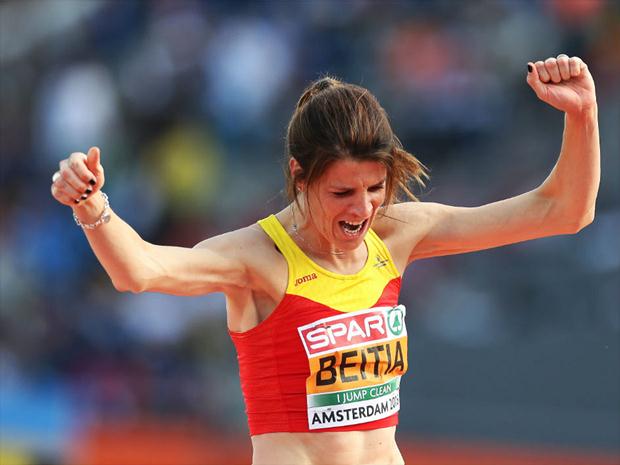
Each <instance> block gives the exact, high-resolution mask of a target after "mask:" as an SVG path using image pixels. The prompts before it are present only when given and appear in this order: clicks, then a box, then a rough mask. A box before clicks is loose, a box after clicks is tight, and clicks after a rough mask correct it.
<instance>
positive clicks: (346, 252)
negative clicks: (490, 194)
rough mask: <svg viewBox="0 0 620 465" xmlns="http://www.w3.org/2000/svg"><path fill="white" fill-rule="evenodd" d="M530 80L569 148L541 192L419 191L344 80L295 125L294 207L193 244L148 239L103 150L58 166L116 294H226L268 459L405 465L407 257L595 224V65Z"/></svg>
mask: <svg viewBox="0 0 620 465" xmlns="http://www.w3.org/2000/svg"><path fill="white" fill-rule="evenodd" d="M527 83H528V84H529V85H530V87H531V88H532V89H533V90H534V92H535V93H536V95H537V96H538V98H539V99H541V100H542V101H544V102H546V103H547V104H549V105H551V106H553V107H555V108H556V109H558V110H560V111H562V112H564V113H565V123H564V135H563V140H562V148H561V152H560V156H559V159H558V161H557V163H556V165H555V167H554V168H553V170H552V171H551V173H550V174H549V176H548V177H547V178H546V179H545V181H544V182H543V183H542V184H541V185H540V186H539V187H537V188H536V189H534V190H532V191H530V192H527V193H524V194H521V195H519V196H516V197H513V198H509V199H506V200H502V201H499V202H495V203H491V204H487V205H483V206H480V207H475V208H464V207H453V206H447V205H441V204H437V203H430V202H418V201H416V199H415V197H413V195H412V194H411V191H410V190H409V189H408V186H409V185H410V183H421V182H422V181H423V179H424V177H425V176H426V173H425V170H424V167H423V165H422V164H421V163H420V162H418V160H417V159H416V158H415V157H413V156H412V155H410V154H409V153H407V152H406V151H405V150H403V148H402V146H401V145H400V143H399V141H398V139H397V138H396V137H395V135H394V134H393V132H392V129H391V127H390V125H389V122H388V119H387V116H386V113H385V111H384V110H383V109H382V108H381V107H380V105H379V103H378V102H377V100H376V99H375V98H374V97H373V96H372V94H370V92H368V90H366V89H363V88H361V87H358V86H354V85H350V84H346V83H343V82H339V81H337V80H334V79H330V78H324V79H320V80H319V81H317V82H315V83H313V84H312V85H311V86H310V87H309V88H308V89H306V91H305V92H304V94H303V95H302V97H301V98H300V100H299V102H298V104H297V108H296V110H295V112H294V114H293V116H292V118H291V121H290V123H289V127H288V134H287V151H288V166H287V192H288V195H289V198H290V204H289V205H288V206H287V207H286V208H285V209H284V210H282V211H280V212H278V213H276V214H275V215H271V216H270V217H268V218H265V219H263V220H261V221H259V222H258V223H256V224H252V225H250V226H248V227H245V228H242V229H239V230H236V231H232V232H229V233H226V234H222V235H220V236H217V237H212V238H210V239H207V240H205V241H203V242H201V243H199V244H198V245H196V246H195V247H194V248H181V247H167V246H159V245H154V244H151V243H148V242H146V241H144V240H143V239H142V238H141V237H140V236H139V235H138V234H137V233H136V232H135V231H134V230H133V229H132V228H131V227H130V226H129V225H128V224H127V223H125V222H124V221H123V220H122V219H121V218H119V217H118V216H117V215H116V214H115V213H114V212H113V211H112V210H111V209H110V207H109V203H108V200H107V197H106V196H105V194H103V193H102V192H101V193H100V190H101V188H102V187H103V185H104V171H103V167H102V165H101V163H100V152H99V149H98V148H96V147H93V148H91V149H90V150H89V151H88V153H87V154H84V153H73V154H71V155H70V156H69V157H68V158H67V159H65V160H62V161H61V162H60V169H59V171H58V172H56V173H54V176H53V178H52V179H53V184H52V188H51V190H52V195H53V196H54V198H55V199H56V200H58V201H59V202H60V203H62V204H64V205H68V206H70V207H71V208H72V209H73V212H74V216H75V220H76V222H77V223H78V225H80V226H82V228H83V229H84V232H85V234H86V237H87V239H88V241H89V243H90V245H91V247H92V249H93V251H94V252H95V254H96V255H97V257H98V259H99V261H100V262H101V264H102V265H103V267H104V268H105V270H106V272H107V273H108V275H109V276H110V278H111V280H112V282H113V284H114V287H115V288H116V289H118V290H119V291H131V292H146V291H153V292H163V293H169V294H175V295H198V294H207V293H210V292H223V293H224V294H225V295H226V301H227V323H228V328H229V332H230V336H231V338H232V340H233V342H234V344H235V347H236V350H237V356H238V361H239V369H240V378H241V384H242V390H243V395H244V399H245V403H246V410H247V414H248V422H249V428H250V434H251V436H252V444H253V450H254V452H253V463H254V464H255V465H267V464H268V465H274V464H275V465H278V464H282V465H283V464H298V465H300V464H329V465H341V464H361V463H364V464H381V465H384V464H401V463H403V459H402V456H401V454H400V452H399V450H398V447H397V445H396V442H395V428H396V424H397V421H398V410H399V404H400V398H399V385H400V378H401V376H402V375H403V374H404V373H405V371H406V370H407V330H406V327H405V325H404V321H403V319H404V317H405V314H406V311H405V308H404V307H403V306H402V305H399V304H398V293H399V289H400V282H401V279H400V277H401V276H402V274H403V272H404V271H405V268H406V267H407V265H409V264H410V263H411V262H413V261H414V260H417V259H420V258H427V257H433V256H439V255H448V254H458V253H465V252H471V251H474V250H481V249H487V248H491V247H497V246H501V245H505V244H511V243H515V242H520V241H525V240H529V239H534V238H539V237H543V236H551V235H555V234H571V233H576V232H577V231H579V230H580V229H582V228H583V227H585V226H586V225H588V224H589V223H590V222H592V220H593V218H594V206H595V200H596V194H597V190H598V184H599V170H600V168H599V152H600V149H599V140H598V123H597V104H596V96H595V92H594V82H593V80H592V77H591V75H590V72H589V70H588V67H587V66H586V64H585V63H584V62H583V61H582V60H581V59H580V58H578V57H572V58H569V57H568V56H567V55H563V54H562V55H559V56H557V57H555V58H548V59H547V60H545V61H537V62H535V63H534V62H531V63H529V64H528V73H527ZM399 194H405V195H406V196H408V197H409V199H408V201H406V202H397V197H398V195H399Z"/></svg>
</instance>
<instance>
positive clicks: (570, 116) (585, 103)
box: [386, 55, 600, 262]
mask: <svg viewBox="0 0 620 465" xmlns="http://www.w3.org/2000/svg"><path fill="white" fill-rule="evenodd" d="M528 70H529V72H528V75H527V82H528V84H529V85H530V87H532V89H533V90H534V92H535V93H536V95H537V96H538V98H539V99H541V100H542V101H544V102H546V103H548V104H549V105H552V106H553V107H555V108H557V109H558V110H560V111H563V112H564V113H565V116H564V136H563V139H562V148H561V151H560V156H559V158H558V161H557V163H556V165H555V166H554V168H553V170H552V171H551V173H550V174H549V176H548V177H547V179H546V180H545V181H544V182H543V183H542V184H541V185H540V186H539V187H537V188H536V189H534V190H532V191H530V192H527V193H524V194H521V195H518V196H516V197H512V198H509V199H506V200H502V201H499V202H494V203H490V204H487V205H483V206H480V207H473V208H466V207H452V206H447V205H441V204H436V203H424V202H421V203H406V204H400V205H395V206H393V207H390V209H389V212H390V215H389V216H391V217H393V218H396V219H397V221H394V220H390V221H387V222H386V226H387V227H388V231H387V234H388V235H391V236H393V237H394V238H395V239H394V240H393V242H394V243H395V244H396V245H395V247H397V248H398V250H399V251H400V252H401V253H403V254H405V256H408V257H409V260H408V261H409V262H410V261H413V260H415V259H419V258H427V257H432V256H439V255H448V254H457V253H464V252H471V251H474V250H481V249H486V248H491V247H497V246H501V245H506V244H511V243H515V242H521V241H525V240H529V239H535V238H539V237H544V236H551V235H556V234H570V233H575V232H577V231H579V230H581V229H582V228H583V227H585V226H586V225H588V224H590V223H591V222H592V220H593V218H594V208H595V201H596V195H597V191H598V186H599V179H600V146H599V134H598V120H597V106H596V95H595V91H594V82H593V80H592V76H591V75H590V72H589V70H588V67H587V66H586V64H585V63H584V62H583V61H582V60H581V59H579V58H577V57H572V58H570V59H569V57H568V56H566V55H559V56H558V57H557V58H549V59H547V60H545V61H544V62H543V61H538V62H536V63H530V64H528Z"/></svg>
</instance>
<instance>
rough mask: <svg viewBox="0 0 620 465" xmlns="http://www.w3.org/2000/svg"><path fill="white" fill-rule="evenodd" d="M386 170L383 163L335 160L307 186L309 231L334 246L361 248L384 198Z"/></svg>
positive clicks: (350, 248)
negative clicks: (319, 176)
mask: <svg viewBox="0 0 620 465" xmlns="http://www.w3.org/2000/svg"><path fill="white" fill-rule="evenodd" d="M386 173H387V171H386V169H385V166H384V165H383V164H382V163H380V162H375V161H358V160H352V159H344V160H338V161H335V162H333V163H332V164H331V165H330V166H329V167H328V168H327V169H326V170H325V172H324V173H323V175H322V176H321V178H320V179H318V180H317V181H316V182H315V183H313V184H312V185H310V186H309V188H308V189H307V201H308V207H309V210H310V212H311V214H310V215H306V219H307V222H306V225H307V226H310V227H311V228H310V229H309V231H308V232H312V233H314V234H318V237H317V239H318V242H320V243H323V244H325V243H327V244H326V245H329V246H331V247H332V248H333V247H335V248H338V249H341V250H354V249H355V248H357V247H359V245H360V244H361V243H362V241H363V240H364V236H365V235H366V233H367V232H368V229H369V228H370V226H371V225H372V222H373V220H374V219H375V216H376V215H377V211H378V210H379V207H381V205H382V204H383V202H384V200H385V181H386V175H387V174H386Z"/></svg>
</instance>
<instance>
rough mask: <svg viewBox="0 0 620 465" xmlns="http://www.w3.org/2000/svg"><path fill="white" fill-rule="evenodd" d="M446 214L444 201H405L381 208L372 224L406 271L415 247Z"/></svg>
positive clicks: (396, 261)
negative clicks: (442, 203)
mask: <svg viewBox="0 0 620 465" xmlns="http://www.w3.org/2000/svg"><path fill="white" fill-rule="evenodd" d="M442 214H443V208H442V205H441V204H438V203H432V202H402V203H397V204H394V205H390V206H389V207H385V208H384V209H383V210H382V211H381V212H379V214H378V215H377V218H376V219H375V221H374V223H373V226H372V228H373V230H374V231H375V232H376V233H377V235H378V236H379V237H380V238H381V240H383V242H384V243H385V245H386V246H387V248H388V250H389V251H390V254H391V255H392V258H393V259H394V261H395V263H396V267H397V268H398V269H399V271H401V272H403V271H404V269H405V267H406V266H407V265H408V264H409V263H410V261H411V260H410V258H411V256H412V253H413V251H414V249H415V248H416V247H417V245H418V244H419V243H420V242H421V241H422V240H423V239H424V238H425V237H426V236H427V234H428V233H429V231H431V230H432V229H433V227H434V225H435V224H436V223H437V221H438V219H439V218H440V217H441V216H442Z"/></svg>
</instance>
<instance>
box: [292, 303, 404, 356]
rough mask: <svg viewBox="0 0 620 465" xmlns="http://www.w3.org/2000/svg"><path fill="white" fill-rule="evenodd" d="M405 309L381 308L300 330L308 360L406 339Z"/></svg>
mask: <svg viewBox="0 0 620 465" xmlns="http://www.w3.org/2000/svg"><path fill="white" fill-rule="evenodd" d="M404 317H405V307H404V306H402V305H399V306H397V307H379V308H373V309H369V310H362V311H359V312H353V313H345V314H343V315H338V316H334V317H329V318H323V319H321V320H318V321H316V322H314V323H311V324H309V325H306V326H302V327H300V328H298V331H299V335H300V336H301V339H302V342H303V344H304V347H305V349H306V353H307V354H308V357H314V356H316V355H320V354H323V353H327V352H331V351H334V350H339V349H344V348H347V347H354V346H359V345H362V344H368V343H372V342H380V341H385V340H389V339H392V338H394V337H399V336H401V335H403V336H404V335H406V329H405V322H404Z"/></svg>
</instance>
